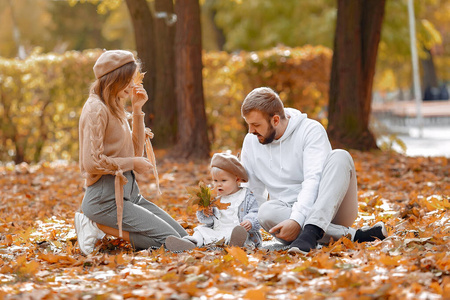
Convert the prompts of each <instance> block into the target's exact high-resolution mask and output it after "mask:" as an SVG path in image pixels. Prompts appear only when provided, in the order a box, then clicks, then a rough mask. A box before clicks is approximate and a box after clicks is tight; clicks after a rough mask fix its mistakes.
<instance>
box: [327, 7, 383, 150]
mask: <svg viewBox="0 0 450 300" xmlns="http://www.w3.org/2000/svg"><path fill="white" fill-rule="evenodd" d="M384 7H385V0H364V1H353V0H339V1H338V15H337V24H336V34H335V38H334V54H333V62H332V69H331V80H330V95H329V108H328V124H329V125H328V134H329V136H330V140H331V142H332V144H333V146H334V147H342V148H353V149H359V150H368V149H374V148H377V145H376V141H375V138H374V136H373V134H372V133H371V132H370V130H369V116H370V110H371V102H372V85H373V76H374V74H375V62H376V57H377V51H378V44H379V41H380V33H381V25H382V22H383V16H384Z"/></svg>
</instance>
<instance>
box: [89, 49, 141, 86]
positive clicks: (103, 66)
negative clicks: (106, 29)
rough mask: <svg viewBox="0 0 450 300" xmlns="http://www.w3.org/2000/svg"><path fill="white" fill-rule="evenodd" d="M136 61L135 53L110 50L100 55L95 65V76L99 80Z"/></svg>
mask: <svg viewBox="0 0 450 300" xmlns="http://www.w3.org/2000/svg"><path fill="white" fill-rule="evenodd" d="M132 61H136V60H135V59H134V55H133V53H131V52H130V51H125V50H109V51H105V52H103V53H102V55H100V57H99V58H98V59H97V61H96V62H95V65H94V68H93V69H94V74H95V77H96V78H97V79H98V78H100V77H102V76H104V75H106V74H108V73H109V72H112V71H114V70H116V69H118V68H120V67H121V66H123V65H125V64H127V63H129V62H132Z"/></svg>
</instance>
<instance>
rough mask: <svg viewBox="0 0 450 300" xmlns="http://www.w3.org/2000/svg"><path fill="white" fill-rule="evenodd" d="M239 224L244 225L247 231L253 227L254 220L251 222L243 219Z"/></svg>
mask: <svg viewBox="0 0 450 300" xmlns="http://www.w3.org/2000/svg"><path fill="white" fill-rule="evenodd" d="M239 225H241V226H242V227H244V228H245V230H247V231H250V229H252V222H250V221H249V220H245V221H242V222H241V224H239Z"/></svg>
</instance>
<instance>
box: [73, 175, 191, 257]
mask: <svg viewBox="0 0 450 300" xmlns="http://www.w3.org/2000/svg"><path fill="white" fill-rule="evenodd" d="M124 175H125V177H126V178H127V179H128V183H127V184H126V185H125V186H124V201H123V230H124V231H128V232H129V233H130V240H131V243H132V245H133V247H134V248H135V249H137V250H141V249H147V248H149V247H157V248H159V247H161V245H163V244H164V241H165V240H166V238H167V237H168V236H170V235H174V236H176V237H183V236H185V235H187V232H186V231H185V230H184V229H183V227H181V225H180V224H178V222H177V221H175V220H174V219H173V218H172V217H171V216H170V215H169V214H167V213H166V212H165V211H164V210H162V209H161V208H159V207H158V206H157V205H155V204H153V203H152V202H150V201H147V200H146V199H145V198H144V197H142V196H141V195H140V193H139V188H138V186H137V183H136V179H135V176H134V174H133V172H132V171H128V172H125V173H124ZM81 209H82V210H83V213H84V214H85V215H86V216H87V217H88V218H89V219H91V220H92V221H94V222H95V223H98V224H101V225H106V226H109V227H113V228H116V229H118V226H117V206H116V199H115V193H114V176H113V175H103V176H102V177H101V178H100V179H99V180H98V181H97V182H96V183H94V184H93V185H91V186H89V187H88V188H87V190H86V193H85V195H84V198H83V202H82V204H81Z"/></svg>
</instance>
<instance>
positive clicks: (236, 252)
mask: <svg viewBox="0 0 450 300" xmlns="http://www.w3.org/2000/svg"><path fill="white" fill-rule="evenodd" d="M226 250H227V252H228V253H229V254H230V255H231V256H233V257H234V259H237V260H239V261H240V262H241V263H243V264H244V265H245V266H247V265H248V257H247V253H245V251H244V250H242V249H241V248H239V247H227V248H226Z"/></svg>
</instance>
